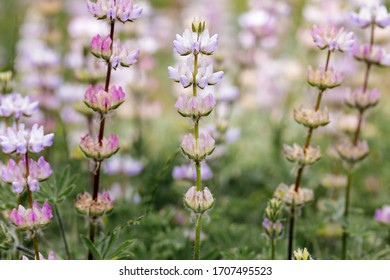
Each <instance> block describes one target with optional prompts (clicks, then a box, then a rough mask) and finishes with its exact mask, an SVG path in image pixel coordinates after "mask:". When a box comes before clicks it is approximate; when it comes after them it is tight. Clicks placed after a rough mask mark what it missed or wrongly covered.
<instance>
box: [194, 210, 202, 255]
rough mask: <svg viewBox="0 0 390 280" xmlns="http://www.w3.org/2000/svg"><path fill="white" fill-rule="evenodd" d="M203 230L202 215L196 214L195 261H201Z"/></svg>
mask: <svg viewBox="0 0 390 280" xmlns="http://www.w3.org/2000/svg"><path fill="white" fill-rule="evenodd" d="M201 229H202V214H201V213H197V214H196V224H195V249H194V260H200V232H201Z"/></svg>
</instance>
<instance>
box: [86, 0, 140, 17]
mask: <svg viewBox="0 0 390 280" xmlns="http://www.w3.org/2000/svg"><path fill="white" fill-rule="evenodd" d="M87 6H88V11H89V12H90V13H91V14H92V15H93V16H95V17H96V18H98V19H106V18H108V19H109V20H115V19H117V20H119V21H120V22H122V23H125V22H127V21H134V20H136V19H137V18H139V17H140V16H141V14H142V8H140V7H139V6H138V5H135V4H134V3H133V1H131V0H97V2H96V3H94V2H92V1H89V0H88V2H87Z"/></svg>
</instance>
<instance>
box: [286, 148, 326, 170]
mask: <svg viewBox="0 0 390 280" xmlns="http://www.w3.org/2000/svg"><path fill="white" fill-rule="evenodd" d="M283 150H284V156H285V157H286V159H287V160H288V161H291V162H297V163H298V164H300V165H310V164H314V163H315V162H317V161H318V160H319V159H320V158H321V150H320V148H318V147H313V146H309V147H307V148H306V149H305V148H302V147H301V146H299V145H298V144H293V146H292V147H291V146H289V145H287V144H284V146H283Z"/></svg>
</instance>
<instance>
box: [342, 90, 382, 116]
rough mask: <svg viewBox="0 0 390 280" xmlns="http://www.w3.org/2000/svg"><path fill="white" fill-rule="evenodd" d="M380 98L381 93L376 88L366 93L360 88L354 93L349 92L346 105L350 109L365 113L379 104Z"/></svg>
mask: <svg viewBox="0 0 390 280" xmlns="http://www.w3.org/2000/svg"><path fill="white" fill-rule="evenodd" d="M380 97H381V93H380V92H379V90H378V89H376V88H374V89H372V90H369V91H366V92H364V91H363V89H362V88H358V89H356V90H354V91H353V92H349V94H348V95H347V98H346V103H347V105H348V106H349V107H352V108H356V109H358V110H360V111H364V110H366V109H368V108H370V107H374V106H375V105H376V104H378V102H379V98H380Z"/></svg>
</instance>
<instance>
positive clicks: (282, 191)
mask: <svg viewBox="0 0 390 280" xmlns="http://www.w3.org/2000/svg"><path fill="white" fill-rule="evenodd" d="M274 197H276V198H278V199H280V200H282V201H283V202H284V203H286V204H287V205H291V204H292V203H293V202H294V205H295V206H301V205H303V204H305V203H307V202H309V201H312V200H313V198H314V194H313V190H311V189H307V188H302V187H301V188H299V189H298V191H295V185H294V184H293V185H291V186H290V187H288V186H287V185H286V184H283V183H282V184H280V185H279V186H278V187H277V188H276V190H275V193H274Z"/></svg>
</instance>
